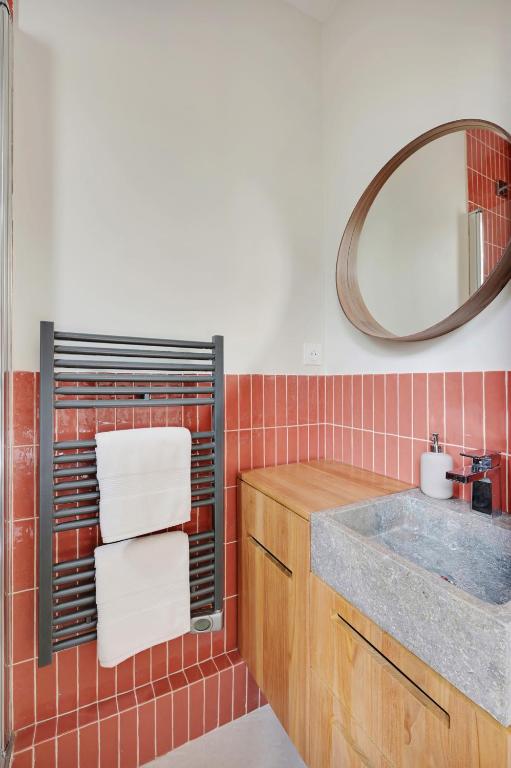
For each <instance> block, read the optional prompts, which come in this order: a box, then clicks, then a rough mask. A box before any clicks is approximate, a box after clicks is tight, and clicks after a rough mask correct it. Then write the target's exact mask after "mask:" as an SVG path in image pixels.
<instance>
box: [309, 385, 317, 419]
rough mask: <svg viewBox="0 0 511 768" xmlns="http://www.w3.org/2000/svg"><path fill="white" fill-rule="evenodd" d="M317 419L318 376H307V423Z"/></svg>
mask: <svg viewBox="0 0 511 768" xmlns="http://www.w3.org/2000/svg"><path fill="white" fill-rule="evenodd" d="M317 421H318V377H317V376H309V424H316V423H317Z"/></svg>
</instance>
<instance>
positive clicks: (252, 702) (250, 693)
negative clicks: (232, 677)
mask: <svg viewBox="0 0 511 768" xmlns="http://www.w3.org/2000/svg"><path fill="white" fill-rule="evenodd" d="M258 706H259V688H258V687H257V683H256V681H255V680H254V678H253V677H252V675H251V674H250V672H248V673H247V712H253V711H254V709H257V707H258Z"/></svg>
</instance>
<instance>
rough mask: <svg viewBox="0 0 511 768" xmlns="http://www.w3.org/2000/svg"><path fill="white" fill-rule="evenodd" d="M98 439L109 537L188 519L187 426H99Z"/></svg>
mask: <svg viewBox="0 0 511 768" xmlns="http://www.w3.org/2000/svg"><path fill="white" fill-rule="evenodd" d="M96 445H97V447H96V460H97V467H98V471H97V475H98V484H99V495H100V501H99V522H100V528H101V536H102V539H103V541H104V542H105V543H107V542H112V541H120V540H121V539H128V538H131V537H133V536H141V535H142V534H144V533H151V532H153V531H161V530H162V529H163V528H170V527H171V526H173V525H179V524H180V523H185V522H187V521H188V520H190V514H191V484H190V463H191V459H190V456H191V435H190V432H189V430H188V429H184V428H183V427H157V428H149V429H126V430H117V431H113V432H99V433H98V434H97V435H96Z"/></svg>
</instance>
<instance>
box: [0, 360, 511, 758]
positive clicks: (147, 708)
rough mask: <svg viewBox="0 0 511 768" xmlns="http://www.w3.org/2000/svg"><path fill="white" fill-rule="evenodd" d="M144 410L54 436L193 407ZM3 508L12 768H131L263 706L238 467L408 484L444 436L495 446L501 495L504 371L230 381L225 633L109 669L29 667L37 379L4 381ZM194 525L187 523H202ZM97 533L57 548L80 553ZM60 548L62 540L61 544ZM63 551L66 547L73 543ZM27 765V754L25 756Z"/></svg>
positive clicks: (189, 419) (453, 447) (458, 443)
mask: <svg viewBox="0 0 511 768" xmlns="http://www.w3.org/2000/svg"><path fill="white" fill-rule="evenodd" d="M173 411H174V409H169V411H168V412H167V411H165V413H164V412H163V411H161V410H154V411H153V413H152V414H150V413H147V412H146V413H145V415H144V414H142V413H140V412H139V411H135V412H134V411H133V410H132V409H127V410H124V409H123V411H117V412H115V413H114V412H107V411H106V410H105V409H103V410H102V411H98V412H96V415H95V416H94V419H92V416H91V413H90V412H84V414H88V415H85V416H82V417H80V418H79V419H78V421H77V420H76V418H75V421H74V422H73V421H72V420H71V417H70V415H69V414H68V412H63V413H65V414H67V415H64V416H62V417H59V418H60V419H62V421H61V422H60V423H59V425H58V429H59V436H61V437H63V436H64V434H65V435H76V433H77V432H78V433H79V435H80V436H81V437H86V436H88V435H89V434H93V432H94V431H95V429H96V427H98V428H100V429H112V428H123V427H124V428H126V427H131V426H146V425H147V424H149V425H151V424H152V425H153V426H162V425H164V424H171V423H172V424H173V423H177V421H179V423H185V424H186V425H187V426H189V427H190V428H192V429H195V428H196V426H197V425H198V424H199V423H200V424H203V419H204V418H205V417H206V414H204V413H203V412H201V411H200V410H199V409H197V408H193V407H191V408H190V409H188V408H187V409H186V410H184V411H183V412H182V415H181V417H180V419H178V420H176V416H175V414H174V413H173ZM14 414H15V419H14V449H13V451H14V453H13V485H14V488H13V500H14V501H13V509H12V520H11V522H10V526H11V530H10V540H11V543H12V545H11V554H12V556H11V563H10V578H9V604H10V607H11V611H12V616H13V622H12V626H11V635H10V637H9V638H8V640H9V648H10V650H9V654H10V656H9V665H8V673H9V674H12V682H13V691H14V695H13V709H12V719H13V724H14V728H15V729H16V731H17V732H18V736H17V741H16V750H17V754H16V759H15V766H16V768H25V767H26V766H30V767H31V768H32V767H33V766H34V765H35V766H37V767H38V768H39V767H41V768H45V766H57V767H58V768H73V766H78V765H80V766H81V768H94V767H95V766H101V767H103V766H108V768H111V766H118V768H125V767H126V766H128V767H129V766H133V768H136V767H137V766H138V765H141V764H143V763H144V762H147V761H149V760H150V759H151V758H152V757H153V756H154V755H156V754H163V753H165V752H167V751H169V750H170V749H172V748H175V747H177V746H179V745H181V744H182V743H184V742H185V741H187V740H188V739H192V738H196V737H197V736H200V735H201V734H202V733H204V732H205V731H208V730H211V729H212V728H216V727H217V726H218V725H221V724H223V723H225V722H228V721H229V720H231V719H232V718H234V717H238V716H240V715H242V714H244V713H245V712H247V711H250V710H252V709H254V708H255V707H257V706H259V704H260V701H261V696H260V693H259V691H258V690H257V687H256V686H255V684H254V682H253V680H252V679H251V677H250V675H249V674H248V672H247V669H246V666H245V665H244V663H243V661H242V660H241V659H240V657H239V655H238V654H237V651H236V647H237V638H236V608H237V583H236V582H237V580H236V567H237V565H236V542H237V528H236V475H237V473H238V471H239V470H240V469H241V470H243V469H249V468H251V467H259V466H270V465H273V464H276V463H279V464H281V463H287V462H293V461H304V460H307V459H314V458H322V457H326V458H334V459H337V460H340V461H344V462H347V463H350V464H354V465H356V466H361V467H365V468H367V469H372V470H374V471H376V472H382V473H385V474H387V475H391V476H393V477H397V478H400V479H402V480H406V481H409V482H413V483H418V481H419V476H418V462H419V456H420V453H421V452H422V451H423V450H425V449H426V448H427V439H428V435H429V434H430V433H431V432H432V431H438V432H440V435H441V438H442V442H444V443H446V444H447V450H448V451H449V452H450V453H452V454H453V455H456V454H458V453H459V451H460V450H461V449H462V448H463V447H465V448H477V447H480V446H481V445H482V446H488V447H492V448H496V449H498V450H501V451H502V452H503V460H504V468H503V479H504V498H505V500H506V508H507V509H508V510H509V508H510V498H509V497H510V494H511V477H510V471H511V459H510V451H511V445H510V439H511V438H510V435H511V383H510V375H509V373H506V372H503V371H495V372H484V373H483V372H474V373H456V372H454V373H430V374H426V373H422V374H421V373H418V374H406V373H405V374H386V375H364V376H362V375H355V376H310V377H306V376H259V375H253V376H249V375H240V376H237V375H230V376H227V377H226V477H225V493H226V514H225V535H226V576H225V578H226V600H225V618H226V627H225V631H224V632H222V633H218V634H217V633H215V634H213V635H202V636H193V635H187V636H185V637H183V638H179V639H178V640H175V641H171V642H170V643H167V644H163V645H161V646H157V647H156V648H153V649H151V650H150V651H147V652H145V653H142V654H138V655H137V656H136V657H135V658H134V659H132V660H129V661H127V662H124V663H123V664H121V665H119V666H118V667H117V668H116V669H115V670H105V669H101V668H99V667H98V666H97V663H96V648H95V644H94V643H90V644H87V645H84V646H82V647H81V648H79V649H71V650H68V651H64V652H61V653H59V654H57V655H56V657H55V661H54V663H53V665H52V666H51V667H49V668H44V669H42V670H39V669H38V668H37V665H36V660H35V654H36V646H35V621H36V587H35V585H36V575H35V574H36V566H37V555H36V550H37V547H36V544H37V498H36V480H37V453H38V434H37V416H38V405H37V375H36V374H34V373H25V372H18V373H16V374H15V376H14ZM203 523H204V520H203V519H199V518H197V519H195V520H194V522H193V525H195V526H200V525H202V524H203ZM95 535H96V532H95V531H94V532H91V533H89V536H88V537H87V536H86V537H85V538H83V539H79V540H77V534H76V533H73V537H74V538H73V539H72V541H71V542H70V541H69V540H65V541H64V543H63V544H62V547H63V548H64V549H65V548H66V547H71V548H73V547H74V548H75V549H76V548H77V549H78V551H80V553H83V551H85V549H87V551H90V549H91V548H92V546H93V545H94V543H95ZM60 546H61V545H60V543H59V547H60ZM75 549H73V550H72V551H75ZM34 761H35V762H34Z"/></svg>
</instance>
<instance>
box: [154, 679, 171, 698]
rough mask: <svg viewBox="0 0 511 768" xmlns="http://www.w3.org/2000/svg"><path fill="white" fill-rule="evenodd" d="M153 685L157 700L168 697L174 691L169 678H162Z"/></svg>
mask: <svg viewBox="0 0 511 768" xmlns="http://www.w3.org/2000/svg"><path fill="white" fill-rule="evenodd" d="M152 685H153V691H154V698H155V699H157V698H159V697H160V696H166V695H167V694H168V693H170V692H171V690H172V689H171V687H170V683H169V679H168V677H161V678H160V679H159V680H155V681H154V682H153V684H152Z"/></svg>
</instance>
